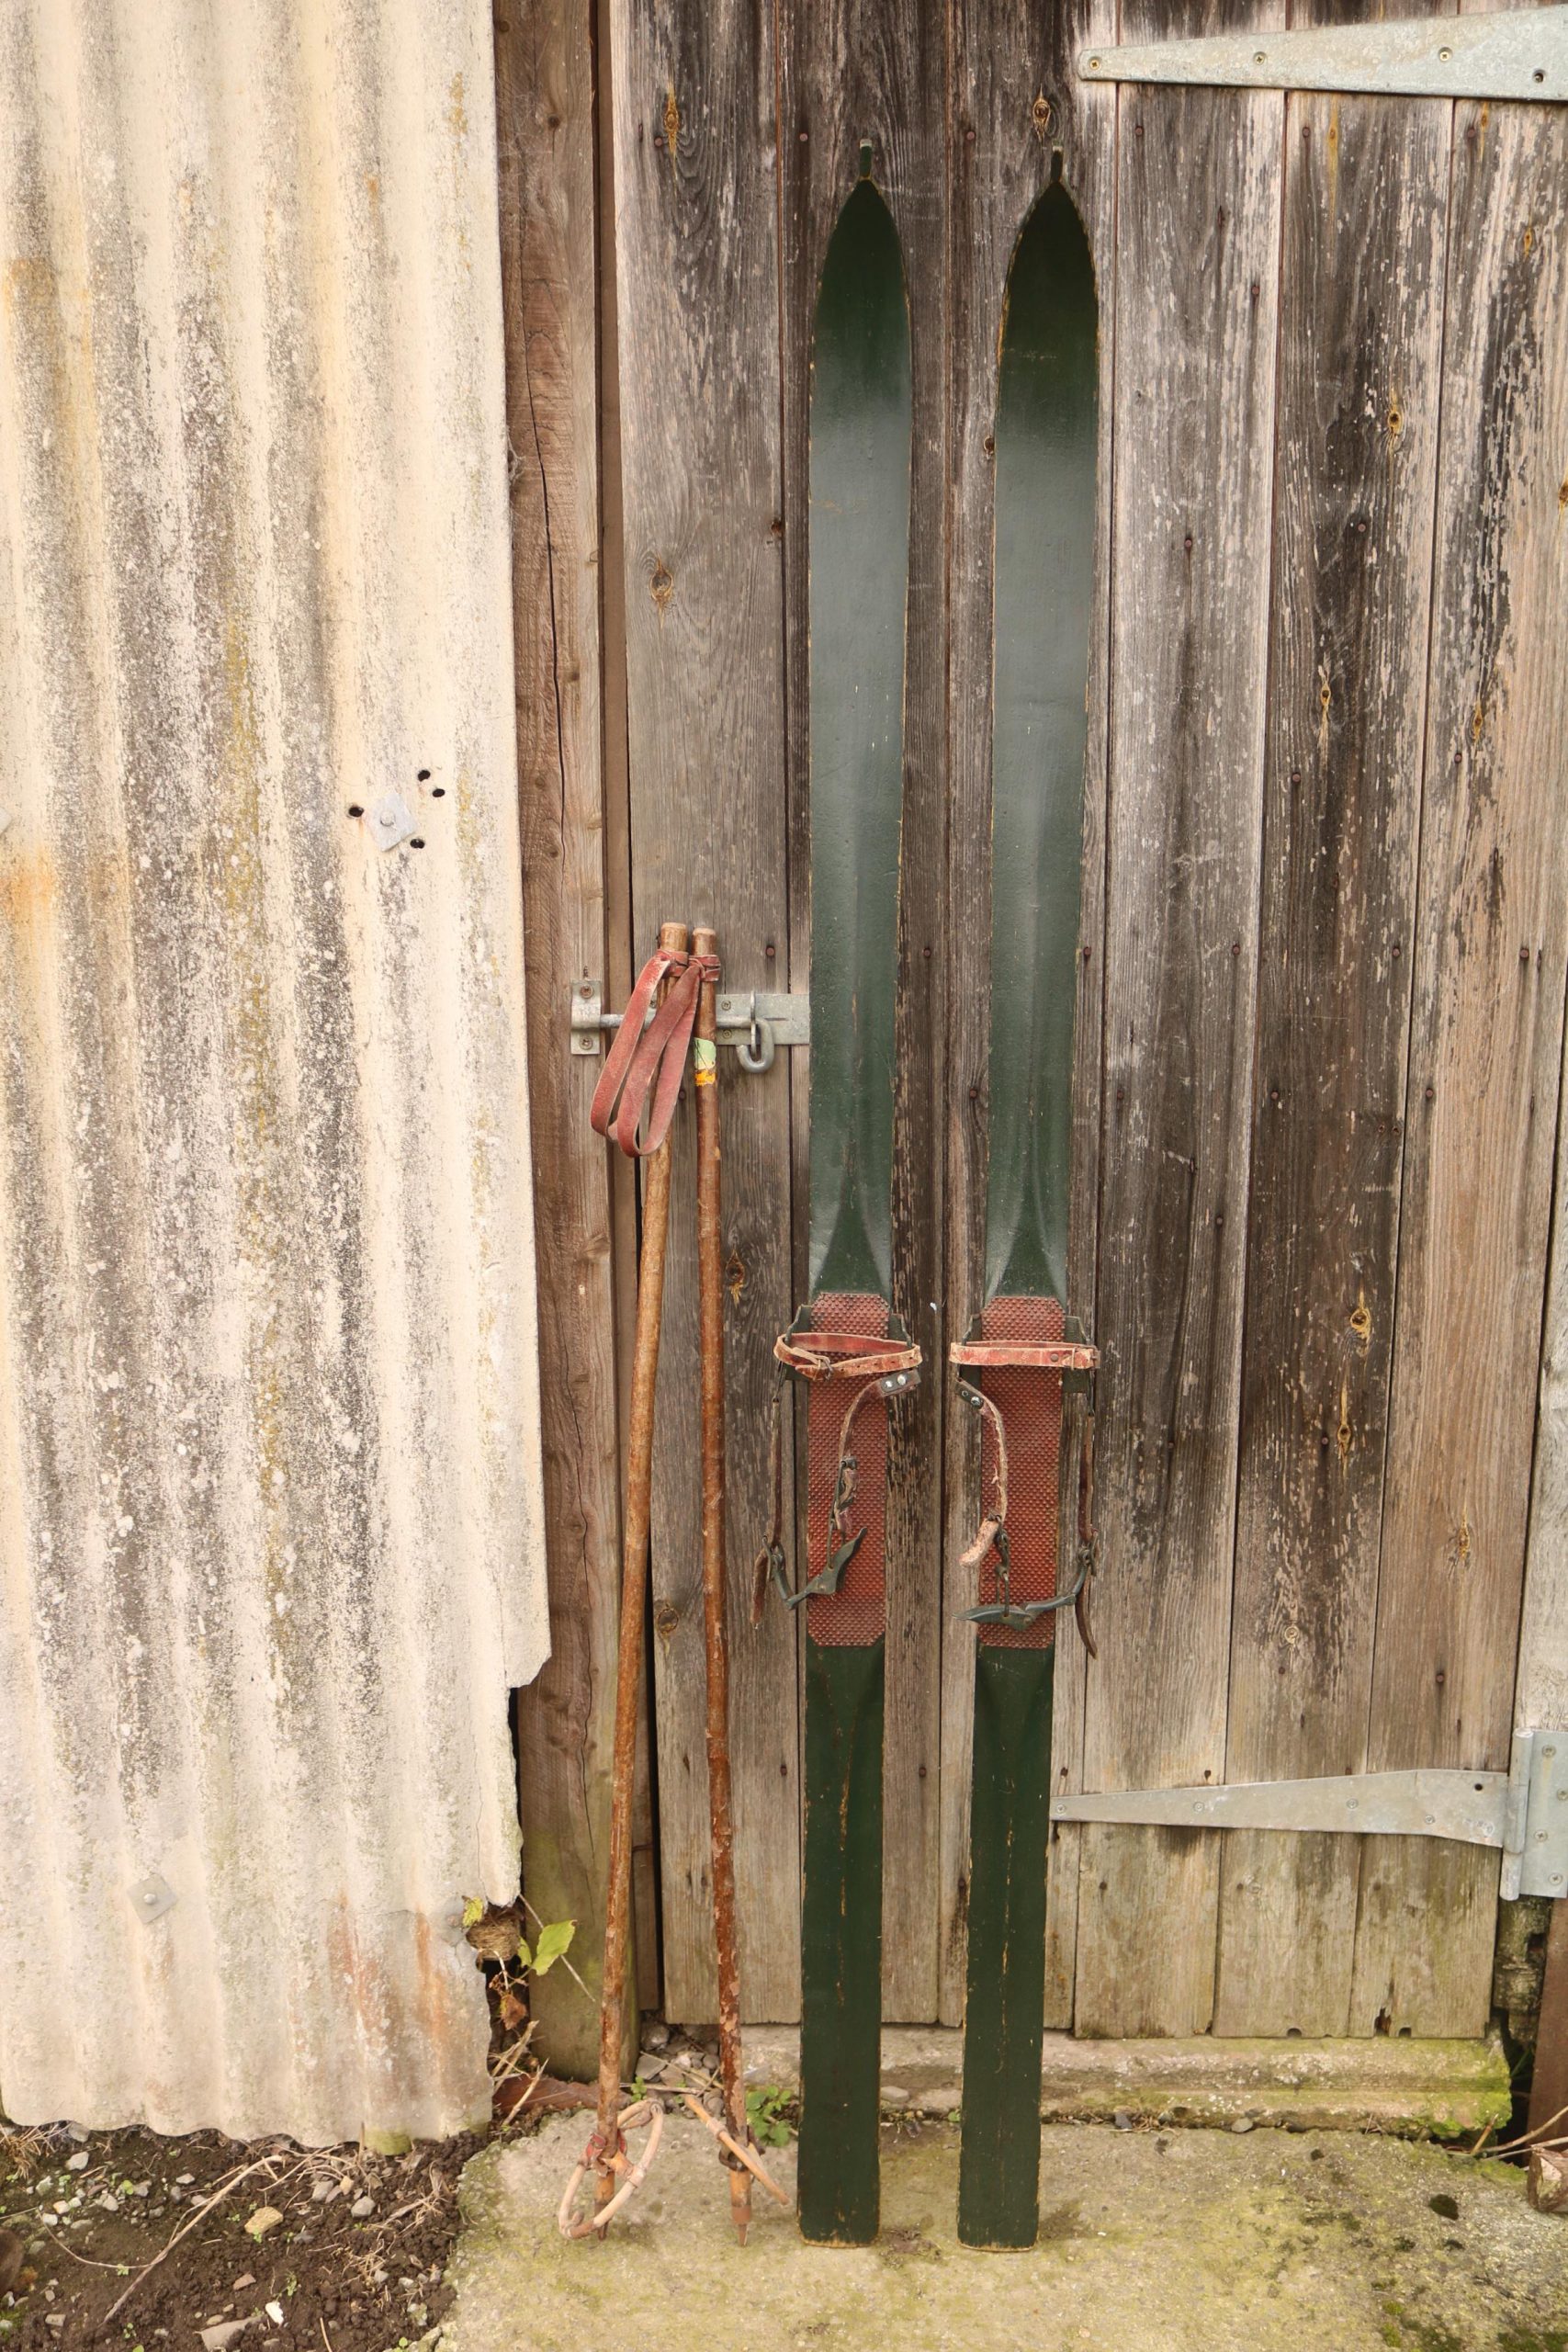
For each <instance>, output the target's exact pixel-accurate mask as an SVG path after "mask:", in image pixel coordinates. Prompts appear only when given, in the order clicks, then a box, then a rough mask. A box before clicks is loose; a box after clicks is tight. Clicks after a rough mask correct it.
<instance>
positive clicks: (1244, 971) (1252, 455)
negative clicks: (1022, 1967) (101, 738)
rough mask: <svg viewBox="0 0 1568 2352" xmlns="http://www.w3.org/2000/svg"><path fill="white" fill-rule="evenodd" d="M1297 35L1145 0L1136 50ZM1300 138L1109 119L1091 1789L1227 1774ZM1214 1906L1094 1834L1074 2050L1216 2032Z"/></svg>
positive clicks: (1198, 1864)
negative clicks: (1295, 153)
mask: <svg viewBox="0 0 1568 2352" xmlns="http://www.w3.org/2000/svg"><path fill="white" fill-rule="evenodd" d="M1280 18H1281V12H1280V10H1278V9H1276V8H1273V7H1264V6H1234V5H1233V6H1226V7H1224V8H1221V9H1219V10H1215V9H1213V8H1201V7H1198V6H1192V7H1182V8H1179V9H1176V10H1172V9H1169V8H1168V7H1163V6H1159V7H1156V6H1150V5H1145V0H1137V4H1136V5H1134V0H1129V5H1128V6H1124V7H1123V10H1122V36H1123V38H1124V39H1133V38H1154V37H1155V36H1156V35H1165V34H1176V33H1179V32H1184V31H1189V30H1194V29H1200V28H1201V29H1211V28H1213V26H1214V24H1215V23H1216V21H1217V20H1220V19H1223V21H1224V24H1226V25H1232V24H1237V23H1243V24H1256V25H1258V26H1259V27H1263V26H1266V25H1274V24H1278V23H1279V22H1280ZM1282 114H1283V102H1282V100H1281V99H1280V97H1278V96H1275V95H1273V94H1272V93H1269V94H1262V93H1259V94H1247V95H1243V94H1238V93H1233V92H1224V91H1217V92H1215V91H1207V90H1175V89H1159V90H1154V89H1137V88H1127V89H1124V90H1122V93H1121V99H1120V130H1119V147H1118V176H1119V203H1118V216H1117V278H1116V387H1115V430H1116V481H1115V486H1114V514H1113V522H1112V530H1113V534H1114V554H1113V590H1112V594H1113V623H1112V628H1113V637H1112V681H1111V796H1110V810H1111V814H1110V822H1109V856H1108V875H1109V882H1108V891H1109V898H1108V921H1107V927H1106V976H1105V978H1106V1080H1105V1084H1106V1107H1105V1120H1106V1126H1105V1135H1104V1142H1103V1148H1102V1160H1101V1167H1102V1179H1101V1194H1100V1201H1101V1208H1100V1297H1099V1314H1100V1346H1101V1348H1102V1351H1103V1355H1104V1364H1105V1374H1104V1379H1103V1383H1102V1407H1101V1412H1100V1463H1101V1467H1102V1476H1101V1481H1100V1529H1101V1540H1102V1545H1103V1549H1104V1553H1105V1557H1106V1562H1107V1573H1106V1575H1105V1576H1104V1577H1103V1578H1102V1579H1101V1582H1100V1592H1099V1596H1098V1613H1099V1619H1100V1625H1099V1639H1100V1649H1101V1654H1102V1657H1103V1658H1104V1660H1105V1666H1104V1668H1103V1669H1102V1670H1097V1671H1096V1672H1095V1673H1093V1674H1092V1675H1091V1677H1090V1679H1089V1690H1088V1702H1087V1708H1086V1720H1085V1753H1084V1776H1085V1783H1086V1785H1087V1786H1088V1787H1089V1788H1093V1789H1118V1788H1129V1787H1132V1788H1136V1787H1150V1786H1158V1785H1160V1784H1162V1783H1168V1782H1184V1781H1203V1780H1205V1779H1208V1780H1217V1779H1219V1778H1220V1777H1221V1775H1222V1774H1223V1771H1224V1740H1225V1704H1226V1668H1227V1662H1228V1655H1229V1641H1230V1602H1231V1569H1232V1553H1233V1542H1234V1535H1235V1464H1236V1436H1237V1418H1238V1403H1239V1388H1240V1356H1241V1308H1242V1274H1243V1253H1244V1243H1245V1233H1246V1208H1247V1155H1248V1141H1249V1126H1250V1105H1251V1079H1252V1046H1253V1035H1252V1032H1253V1003H1254V989H1255V978H1256V967H1257V949H1258V860H1259V854H1260V846H1261V831H1262V789H1261V775H1262V758H1263V731H1264V701H1265V684H1266V673H1267V650H1268V648H1267V616H1268V601H1269V536H1270V530H1269V515H1270V502H1271V491H1272V481H1271V471H1272V469H1271V458H1272V435H1273V413H1274V373H1275V341H1276V329H1277V300H1278V276H1279V246H1280V140H1281V133H1282ZM1218 1883H1219V1853H1218V1844H1217V1840H1216V1838H1214V1837H1213V1835H1212V1834H1205V1833H1201V1832H1193V1831H1178V1830H1160V1829H1131V1828H1126V1829H1111V1828H1104V1827H1092V1828H1089V1829H1088V1830H1087V1831H1086V1834H1085V1837H1084V1839H1083V1859H1082V1868H1081V1872H1080V1892H1079V1905H1078V1957H1077V2028H1078V2030H1079V2031H1080V2032H1084V2033H1090V2034H1146V2033H1192V2032H1201V2031H1203V2030H1205V2029H1206V2028H1207V2027H1208V2025H1209V2023H1210V2020H1211V2018H1212V2014H1213V1981H1214V1966H1215V1937H1216V1912H1217V1896H1218Z"/></svg>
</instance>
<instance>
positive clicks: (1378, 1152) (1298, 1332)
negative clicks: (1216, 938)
mask: <svg viewBox="0 0 1568 2352" xmlns="http://www.w3.org/2000/svg"><path fill="white" fill-rule="evenodd" d="M1317 13H1318V14H1319V15H1320V16H1321V15H1324V14H1326V15H1327V16H1328V17H1330V18H1331V19H1332V18H1335V17H1343V15H1344V9H1343V7H1342V6H1334V5H1332V4H1331V5H1330V6H1329V7H1328V8H1327V9H1326V10H1319V11H1318V12H1317ZM1292 21H1293V22H1295V23H1297V24H1300V23H1301V22H1302V21H1303V12H1302V10H1301V9H1300V8H1299V7H1298V9H1297V11H1296V14H1295V17H1294V18H1293V20H1292ZM1451 128H1452V108H1451V107H1450V106H1448V105H1447V104H1444V103H1441V102H1432V103H1421V102H1418V101H1416V100H1410V101H1401V102H1399V103H1398V104H1397V105H1393V106H1390V105H1385V104H1384V103H1382V101H1380V100H1377V99H1371V100H1367V99H1362V100H1359V101H1358V100H1355V99H1350V98H1345V99H1337V98H1333V97H1324V96H1296V97H1292V99H1291V100H1290V102H1289V105H1288V108H1287V114H1286V126H1285V154H1284V168H1285V175H1286V180H1285V226H1284V265H1283V286H1282V290H1281V298H1280V301H1281V311H1280V383H1279V421H1278V448H1277V457H1276V462H1275V488H1274V535H1275V561H1274V589H1273V612H1272V618H1271V625H1270V641H1271V650H1270V665H1269V666H1270V683H1269V731H1268V753H1267V775H1266V785H1265V791H1266V799H1265V810H1264V844H1263V902H1262V920H1261V937H1260V948H1259V978H1258V1046H1257V1067H1256V1075H1255V1080H1254V1094H1253V1113H1252V1193H1251V1203H1250V1207H1249V1211H1248V1222H1247V1323H1246V1335H1245V1341H1244V1349H1243V1367H1242V1407H1241V1445H1240V1466H1239V1495H1238V1501H1237V1523H1236V1559H1235V1601H1234V1612H1233V1619H1232V1625H1231V1676H1230V1719H1229V1734H1228V1739H1227V1744H1226V1758H1225V1763H1226V1777H1227V1779H1230V1780H1233V1781H1267V1780H1284V1779H1297V1778H1307V1777H1311V1776H1314V1775H1323V1774H1332V1773H1339V1772H1356V1771H1361V1770H1364V1769H1365V1764H1366V1744H1367V1722H1368V1707H1369V1702H1370V1696H1371V1650H1372V1641H1371V1634H1372V1614H1373V1610H1374V1607H1375V1602H1376V1593H1377V1560H1378V1540H1379V1535H1380V1532H1381V1528H1382V1498H1383V1463H1384V1447H1385V1439H1386V1434H1387V1404H1388V1378H1389V1363H1390V1358H1391V1355H1392V1348H1393V1297H1394V1274H1395V1259H1396V1253H1397V1247H1398V1231H1399V1178H1400V1167H1401V1159H1402V1152H1403V1142H1404V1081H1405V1066H1406V1057H1407V1051H1408V1028H1409V1008H1410V974H1411V968H1412V959H1411V952H1410V951H1411V942H1412V935H1413V929H1414V923H1415V911H1416V845H1417V837H1418V831H1419V825H1418V817H1419V798H1420V793H1419V779H1420V774H1421V754H1422V741H1423V724H1424V718H1425V711H1426V685H1427V597H1428V594H1429V590H1430V584H1431V562H1432V520H1433V501H1434V496H1435V487H1436V471H1437V447H1438V387H1439V381H1440V372H1441V363H1442V350H1441V344H1442V303H1443V258H1444V236H1445V230H1446V217H1447V198H1448V186H1449V152H1450V133H1451ZM1359 1860H1360V1857H1359V1844H1358V1842H1357V1841H1354V1840H1352V1839H1348V1838H1340V1837H1333V1836H1328V1835H1321V1836H1310V1835H1302V1836H1294V1835H1291V1836H1286V1835H1281V1834H1279V1833H1271V1832H1268V1831H1241V1830H1238V1831H1236V1832H1235V1833H1234V1834H1232V1835H1230V1836H1227V1838H1225V1840H1224V1849H1223V1855H1222V1901H1221V1919H1222V1931H1221V1939H1220V1964H1219V1977H1218V1987H1217V1999H1216V2008H1215V2016H1214V2030H1215V2031H1216V2032H1219V2033H1236V2034H1254V2033H1280V2032H1283V2031H1285V2030H1289V2029H1292V2028H1293V2029H1294V2030H1297V2031H1299V2032H1301V2033H1305V2034H1341V2033H1344V2032H1346V2031H1348V2019H1349V2008H1350V1962H1351V1953H1352V1950H1353V1946H1354V1937H1355V1923H1356V1894H1357V1883H1358V1877H1359Z"/></svg>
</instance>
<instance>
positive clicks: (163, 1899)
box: [130, 1871, 180, 1924]
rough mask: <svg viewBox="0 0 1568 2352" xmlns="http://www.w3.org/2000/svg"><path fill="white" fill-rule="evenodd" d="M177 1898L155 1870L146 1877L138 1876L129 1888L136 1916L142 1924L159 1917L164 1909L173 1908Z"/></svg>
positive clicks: (169, 1909)
mask: <svg viewBox="0 0 1568 2352" xmlns="http://www.w3.org/2000/svg"><path fill="white" fill-rule="evenodd" d="M179 1899H180V1898H179V1896H178V1895H177V1894H175V1890H174V1888H173V1887H172V1886H171V1885H170V1884H169V1882H168V1880H167V1879H166V1878H160V1877H159V1876H158V1873H157V1871H153V1872H152V1875H151V1876H150V1877H148V1878H139V1879H138V1880H137V1882H136V1884H135V1885H134V1886H133V1887H132V1888H131V1890H130V1900H131V1902H132V1904H133V1905H135V1909H136V1916H137V1917H138V1918H139V1919H141V1921H142V1922H143V1923H144V1924H145V1923H150V1922H151V1921H152V1920H153V1919H161V1918H162V1917H163V1916H164V1912H165V1911H172V1910H173V1909H174V1907H175V1904H176V1903H177V1902H178V1901H179Z"/></svg>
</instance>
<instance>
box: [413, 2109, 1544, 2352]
mask: <svg viewBox="0 0 1568 2352" xmlns="http://www.w3.org/2000/svg"><path fill="white" fill-rule="evenodd" d="M584 2131H585V2125H584V2123H583V2121H582V2120H581V2118H578V2117H572V2118H568V2119H561V2120H557V2121H554V2122H552V2123H550V2124H549V2125H547V2127H546V2128H545V2130H543V2131H541V2132H540V2133H539V2135H538V2137H537V2138H536V2139H535V2140H532V2141H528V2142H525V2143H515V2144H512V2145H505V2144H503V2145H502V2146H499V2147H496V2148H493V2149H490V2150H487V2151H486V2152H485V2153H484V2154H482V2155H481V2156H479V2157H478V2158H476V2159H475V2161H474V2163H473V2164H471V2165H469V2167H468V2173H467V2175H466V2176H465V2180H464V2190H463V2195H464V2210H465V2213H466V2215H467V2222H466V2227H465V2231H464V2234H463V2237H462V2239H461V2241H460V2242H459V2246H458V2250H457V2256H456V2260H455V2264H454V2268H453V2272H452V2275H453V2277H454V2278H455V2280H456V2282H457V2305H456V2308H455V2310H454V2312H453V2313H452V2315H451V2319H450V2322H449V2324H448V2331H447V2335H448V2346H447V2352H516V2347H517V2346H520V2345H523V2344H525V2345H526V2346H528V2352H578V2347H579V2346H581V2345H582V2344H584V2343H585V2342H591V2343H592V2345H593V2346H594V2352H706V2347H708V2346H712V2347H713V2352H886V2347H887V2346H888V2345H889V2344H890V2343H891V2342H893V2341H895V2340H897V2341H898V2342H899V2343H900V2344H901V2345H903V2346H907V2347H908V2352H926V2347H928V2346H929V2347H931V2352H937V2348H938V2347H945V2346H953V2347H954V2352H957V2347H960V2346H962V2347H963V2352H1001V2347H1004V2346H1005V2347H1007V2352H1016V2347H1018V2346H1030V2347H1031V2352H1033V2347H1035V2346H1038V2347H1040V2352H1080V2347H1083V2346H1090V2347H1100V2352H1233V2347H1234V2352H1287V2347H1289V2352H1301V2347H1303V2346H1318V2345H1322V2346H1325V2347H1332V2352H1362V2347H1365V2352H1381V2347H1384V2346H1392V2347H1393V2352H1568V2224H1564V2223H1563V2222H1560V2221H1557V2220H1554V2219H1552V2218H1551V2217H1549V2216H1546V2215H1542V2214H1537V2213H1535V2212H1533V2211H1531V2210H1530V2208H1529V2204H1528V2203H1527V2201H1526V2199H1525V2195H1524V2187H1523V2178H1522V2176H1521V2175H1520V2174H1519V2173H1517V2171H1515V2170H1514V2169H1513V2167H1511V2166H1509V2165H1498V2164H1479V2165H1478V2164H1473V2163H1472V2162H1470V2161H1469V2160H1468V2159H1465V2158H1461V2157H1456V2156H1453V2155H1451V2154H1446V2153H1445V2152H1444V2151H1443V2150H1441V2149H1440V2148H1438V2147H1435V2146H1432V2145H1430V2144H1420V2143H1408V2142H1401V2141H1394V2140H1390V2139H1387V2138H1371V2137H1351V2136H1348V2135H1342V2134H1326V2133H1321V2132H1305V2133H1303V2132H1289V2131H1269V2130H1254V2131H1247V2132H1240V2133H1238V2132H1236V2131H1156V2130H1153V2129H1149V2128H1140V2129H1137V2130H1134V2131H1114V2130H1111V2129H1108V2128H1106V2127H1104V2126H1098V2125H1080V2126H1075V2125H1058V2126H1051V2127H1048V2128H1047V2129H1046V2130H1045V2131H1043V2135H1042V2141H1043V2153H1042V2174H1041V2190H1042V2197H1041V2203H1042V2211H1043V2227H1042V2231H1041V2236H1040V2241H1039V2243H1038V2244H1037V2245H1035V2246H1034V2247H1032V2249H1030V2250H1029V2251H1028V2252H1024V2253H1012V2254H986V2253H979V2252H976V2251H975V2250H973V2249H971V2248H968V2247H965V2246H961V2245H959V2244H958V2242H957V2238H956V2234H955V2231H954V2213H955V2201H956V2189H957V2163H958V2146H957V2136H956V2134H955V2133H954V2132H953V2130H952V2129H951V2127H949V2126H946V2125H942V2124H915V2123H911V2122H909V2121H901V2122H897V2123H892V2124H890V2125H889V2126H887V2127H886V2129H885V2130H884V2132H883V2150H882V2155H883V2215H884V2228H883V2233H882V2235H881V2237H880V2239H879V2240H878V2242H877V2244H876V2245H874V2246H871V2247H866V2248H854V2249H835V2248H827V2247H819V2246H807V2245H804V2244H803V2243H802V2241H801V2239H800V2237H799V2234H798V2233H797V2231H796V2229H795V2222H794V2220H793V2217H791V2216H789V2215H786V2214H783V2213H780V2212H778V2211H776V2210H773V2209H764V2208H763V2207H762V2206H761V2203H760V2204H759V2211H758V2213H757V2217H756V2220H755V2222H754V2224H753V2229H752V2235H751V2242H750V2245H748V2246H747V2248H746V2249H745V2250H744V2252H742V2251H741V2250H740V2249H739V2247H738V2246H737V2245H736V2244H735V2242H734V2238H733V2235H732V2233H731V2232H730V2229H729V2225H728V2193H727V2189H726V2184H725V2177H724V2175H723V2173H722V2171H721V2169H720V2167H719V2166H718V2165H716V2163H715V2161H714V2158H713V2155H712V2153H711V2142H710V2141H709V2140H708V2138H707V2135H706V2134H705V2132H703V2131H702V2130H701V2128H700V2126H698V2125H697V2124H695V2123H694V2122H691V2121H690V2120H688V2119H684V2118H681V2117H674V2118H671V2120H670V2122H669V2124H668V2126H667V2128H666V2136H665V2144H664V2148H663V2149H662V2151H661V2152H660V2156H659V2158H658V2161H657V2164H656V2165H655V2168H654V2170H653V2172H652V2174H651V2175H650V2177H649V2181H648V2183H647V2185H646V2187H645V2188H644V2189H643V2190H642V2192H641V2194H640V2195H639V2197H638V2198H637V2200H636V2201H635V2203H634V2205H633V2206H632V2208H631V2209H630V2211H631V2219H630V2221H629V2222H628V2223H627V2226H626V2228H625V2229H623V2230H620V2231H618V2232H617V2233H615V2234H614V2235H613V2238H612V2243H611V2244H610V2245H607V2246H604V2247H603V2248H595V2247H593V2246H592V2245H566V2244H564V2243H563V2242H562V2240H561V2239H560V2237H559V2236H558V2233H557V2231H556V2228H555V2222H554V2209H555V2204H556V2200H557V2199H558V2196H559V2193H560V2189H561V2188H562V2186H563V2185H564V2182H565V2178H566V2175H567V2173H568V2172H569V2171H570V2166H571V2164H572V2162H573V2161H574V2159H575V2156H576V2154H577V2153H578V2150H579V2148H580V2146H581V2141H582V2138H583V2136H584ZM775 2153H776V2154H778V2155H779V2167H778V2168H779V2170H780V2173H781V2175H782V2176H783V2177H785V2178H786V2179H789V2178H792V2177H793V2162H792V2159H793V2150H790V2151H784V2152H775ZM772 2160H773V2159H772V2156H771V2157H770V2161H772ZM1450 2209H1451V2210H1450Z"/></svg>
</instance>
